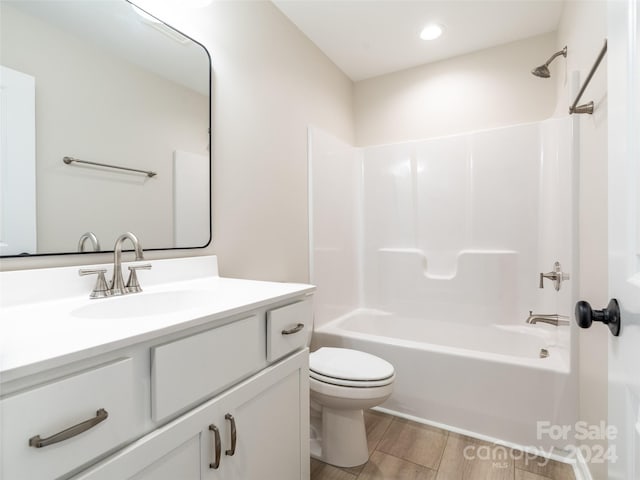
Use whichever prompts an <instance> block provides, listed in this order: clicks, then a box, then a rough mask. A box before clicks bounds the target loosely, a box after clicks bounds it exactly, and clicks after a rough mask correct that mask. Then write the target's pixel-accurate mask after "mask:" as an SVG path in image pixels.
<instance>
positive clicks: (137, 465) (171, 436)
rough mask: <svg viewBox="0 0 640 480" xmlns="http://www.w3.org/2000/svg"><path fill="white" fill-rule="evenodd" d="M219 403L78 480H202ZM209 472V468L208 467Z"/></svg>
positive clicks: (197, 411) (210, 404)
mask: <svg viewBox="0 0 640 480" xmlns="http://www.w3.org/2000/svg"><path fill="white" fill-rule="evenodd" d="M217 415H218V414H217V410H216V403H215V400H212V401H210V402H207V403H205V404H204V405H201V406H200V407H198V408H195V409H194V410H192V411H191V412H189V413H186V414H185V415H183V416H182V417H180V418H178V419H177V420H175V421H173V422H171V423H169V424H167V425H165V426H164V427H161V428H159V429H157V430H155V431H153V432H152V433H150V434H148V435H146V436H145V437H143V438H141V439H140V440H138V441H136V442H134V443H132V444H131V445H129V446H128V447H126V448H124V449H123V450H121V451H119V452H118V453H116V454H114V455H112V456H111V457H109V458H107V459H106V460H104V461H102V462H100V463H98V464H97V465H95V466H93V467H91V468H89V469H88V470H86V471H84V472H83V473H81V474H79V475H77V476H76V477H73V478H74V480H114V479H118V480H125V479H126V480H178V479H179V480H202V479H203V478H205V477H204V475H205V474H206V473H207V471H206V470H205V466H204V465H203V463H204V459H205V458H209V456H206V455H208V454H207V449H209V448H210V445H211V441H210V440H209V435H208V433H209V432H208V423H207V422H208V421H209V422H210V421H211V420H212V419H215V418H216V417H217ZM206 467H207V468H208V464H207V465H206Z"/></svg>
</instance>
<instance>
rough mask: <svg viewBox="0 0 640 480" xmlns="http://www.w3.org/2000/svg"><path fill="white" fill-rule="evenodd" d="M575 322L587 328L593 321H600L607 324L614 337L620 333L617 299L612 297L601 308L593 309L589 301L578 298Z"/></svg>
mask: <svg viewBox="0 0 640 480" xmlns="http://www.w3.org/2000/svg"><path fill="white" fill-rule="evenodd" d="M575 314H576V322H577V323H578V326H579V327H580V328H589V327H590V326H591V324H592V323H593V322H594V321H595V322H602V323H604V324H605V325H608V326H609V330H611V334H612V335H613V336H614V337H617V336H618V335H620V307H619V306H618V301H617V300H616V299H615V298H613V299H611V301H610V302H609V305H607V308H603V309H602V310H593V309H592V308H591V305H589V302H585V301H584V300H580V301H579V302H578V303H576V311H575Z"/></svg>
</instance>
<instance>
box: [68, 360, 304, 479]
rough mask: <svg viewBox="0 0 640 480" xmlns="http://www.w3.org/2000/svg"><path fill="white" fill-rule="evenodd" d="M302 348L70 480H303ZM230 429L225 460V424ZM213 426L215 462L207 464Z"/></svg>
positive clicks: (210, 458) (211, 458) (210, 459)
mask: <svg viewBox="0 0 640 480" xmlns="http://www.w3.org/2000/svg"><path fill="white" fill-rule="evenodd" d="M308 355H309V352H308V350H306V349H305V350H302V351H300V352H298V353H296V354H295V355H292V356H291V357H289V358H287V359H285V360H283V361H281V362H279V363H278V364H276V365H273V366H271V367H269V368H266V369H264V370H262V371H261V372H260V373H258V374H256V375H254V376H253V377H251V378H249V379H247V380H245V381H244V382H242V383H240V384H239V385H237V386H235V387H233V388H231V389H229V390H227V391H226V392H225V393H223V394H221V395H219V396H218V397H216V398H214V399H212V400H210V401H209V402H206V403H204V404H203V405H201V406H199V407H197V408H195V409H193V410H191V411H190V412H188V413H186V414H184V415H183V416H181V417H180V418H178V419H176V420H174V421H173V422H171V423H169V424H167V425H165V426H164V427H161V428H159V429H158V430H155V431H154V432H152V433H150V434H148V435H147V436H145V437H143V438H142V439H140V440H138V441H137V442H134V443H133V444H131V445H129V446H128V447H126V448H125V449H123V450H121V451H120V452H118V453H116V454H114V455H113V456H111V457H109V458H107V459H106V460H104V461H103V462H101V463H99V464H97V465H95V466H94V467H92V468H90V469H89V470H87V471H85V472H83V473H81V474H79V475H78V476H76V477H74V480H114V479H118V480H120V479H123V480H124V479H127V480H196V479H198V480H307V479H308V478H309V380H308V378H309V372H308ZM227 414H231V415H232V416H233V419H234V422H235V427H236V433H237V435H236V445H235V452H233V455H231V454H230V453H231V452H229V454H228V453H227V452H228V451H230V450H231V449H232V440H231V426H232V422H231V420H230V419H227V418H225V416H226V415H227ZM210 425H215V426H216V427H217V428H218V430H219V433H220V447H221V448H220V451H221V456H220V463H219V466H218V468H217V469H214V468H211V465H210V464H211V463H213V462H214V461H215V436H214V434H213V433H212V432H211V430H210V428H209V427H210Z"/></svg>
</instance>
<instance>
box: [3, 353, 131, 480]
mask: <svg viewBox="0 0 640 480" xmlns="http://www.w3.org/2000/svg"><path fill="white" fill-rule="evenodd" d="M134 395H135V378H134V371H133V361H132V360H131V359H130V358H126V359H122V360H118V361H116V362H114V363H111V364H108V365H105V366H102V367H100V368H96V369H94V370H89V371H86V372H84V373H80V374H77V375H74V376H72V377H67V378H64V379H61V380H58V381H55V382H53V383H49V384H47V385H43V386H41V387H37V388H34V389H32V390H28V391H26V392H22V393H19V394H16V395H13V396H10V397H7V398H5V399H3V400H2V401H1V402H0V418H1V419H2V459H3V461H2V475H0V477H2V478H3V479H4V480H13V479H16V480H22V479H26V478H34V479H35V478H37V479H43V480H44V479H53V478H58V477H59V476H61V475H63V474H65V473H67V472H69V471H71V470H74V469H76V468H78V467H79V466H81V465H83V464H85V463H87V462H89V461H91V460H92V459H94V458H96V457H98V456H99V455H101V454H103V453H105V452H107V451H109V450H111V449H113V448H114V447H116V446H118V445H120V444H122V443H123V442H125V441H127V440H128V439H130V438H132V437H133V436H134V435H135V434H136V430H137V429H138V427H139V426H140V425H141V420H142V418H141V417H142V415H138V416H137V415H136V411H137V410H136V408H135V398H134ZM100 409H104V410H105V412H106V414H105V413H104V412H102V413H101V415H100V416H98V415H97V412H98V410H100ZM105 416H106V418H104V419H103V420H102V421H100V422H98V423H97V424H95V425H94V426H91V427H90V428H87V429H86V430H85V431H84V432H82V433H77V431H78V430H82V428H78V429H74V433H77V434H76V435H74V436H72V437H71V438H68V439H66V440H62V441H59V442H56V443H52V444H50V445H46V446H41V447H40V448H36V447H35V446H30V445H29V443H30V439H32V438H33V441H32V442H31V443H36V444H37V443H38V441H37V440H38V439H36V438H34V437H36V436H39V437H40V439H39V440H40V442H43V443H45V444H46V443H48V441H53V440H54V439H58V438H60V437H59V436H55V434H57V433H59V432H62V431H64V430H66V429H68V428H70V427H73V426H76V425H79V424H83V427H89V426H90V424H92V423H95V422H96V421H97V420H99V419H101V418H103V417H105ZM90 419H92V420H94V422H86V421H87V420H90ZM83 422H86V423H83ZM140 428H141V427H140ZM52 437H53V438H52Z"/></svg>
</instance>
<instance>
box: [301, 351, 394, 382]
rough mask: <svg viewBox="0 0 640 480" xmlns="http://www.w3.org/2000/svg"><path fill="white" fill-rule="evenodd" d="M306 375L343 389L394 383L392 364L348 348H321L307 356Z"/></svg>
mask: <svg viewBox="0 0 640 480" xmlns="http://www.w3.org/2000/svg"><path fill="white" fill-rule="evenodd" d="M309 376H310V377H311V378H313V379H315V380H317V381H319V382H323V383H328V384H331V385H337V386H342V387H356V388H372V387H381V386H385V385H389V384H391V383H393V380H394V377H395V373H394V369H393V365H391V364H390V363H389V362H387V361H386V360H383V359H381V358H379V357H376V356H375V355H371V354H369V353H365V352H360V351H357V350H351V349H348V348H330V347H322V348H320V349H318V350H316V351H315V352H313V353H311V354H310V355H309Z"/></svg>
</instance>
